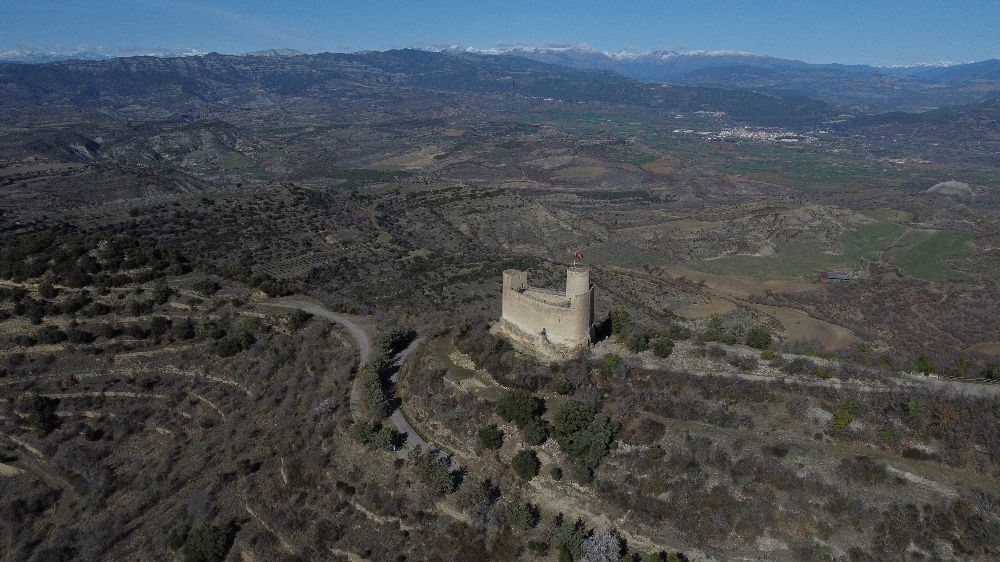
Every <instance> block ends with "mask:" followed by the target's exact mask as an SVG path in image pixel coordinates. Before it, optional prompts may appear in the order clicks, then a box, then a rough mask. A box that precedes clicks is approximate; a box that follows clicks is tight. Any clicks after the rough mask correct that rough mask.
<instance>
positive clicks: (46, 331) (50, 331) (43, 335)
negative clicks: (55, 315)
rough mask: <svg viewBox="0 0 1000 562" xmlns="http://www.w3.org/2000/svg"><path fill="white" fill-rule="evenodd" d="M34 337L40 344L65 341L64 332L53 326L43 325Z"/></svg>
mask: <svg viewBox="0 0 1000 562" xmlns="http://www.w3.org/2000/svg"><path fill="white" fill-rule="evenodd" d="M35 339H36V340H37V341H38V343H40V344H43V345H45V344H54V343H62V342H64V341H66V332H64V331H62V330H60V329H59V328H57V327H55V326H45V327H44V328H42V329H41V330H38V334H37V335H36V336H35Z"/></svg>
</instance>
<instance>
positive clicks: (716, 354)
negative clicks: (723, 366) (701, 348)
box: [705, 345, 726, 359]
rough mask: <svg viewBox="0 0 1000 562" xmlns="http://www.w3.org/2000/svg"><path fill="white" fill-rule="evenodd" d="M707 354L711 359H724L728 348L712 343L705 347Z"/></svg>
mask: <svg viewBox="0 0 1000 562" xmlns="http://www.w3.org/2000/svg"><path fill="white" fill-rule="evenodd" d="M705 356H706V357H708V358H709V359H722V358H723V357H725V356H726V350H725V349H722V348H721V347H719V346H717V345H710V346H708V347H706V348H705Z"/></svg>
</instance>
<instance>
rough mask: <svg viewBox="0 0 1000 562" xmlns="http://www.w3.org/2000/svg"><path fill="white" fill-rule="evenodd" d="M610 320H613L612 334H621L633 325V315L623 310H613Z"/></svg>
mask: <svg viewBox="0 0 1000 562" xmlns="http://www.w3.org/2000/svg"><path fill="white" fill-rule="evenodd" d="M609 319H610V320H611V333H612V334H620V333H622V332H624V331H625V330H627V329H628V328H629V327H630V326H631V325H632V317H631V315H630V314H629V313H628V311H627V310H625V309H623V308H613V309H611V313H610V315H609Z"/></svg>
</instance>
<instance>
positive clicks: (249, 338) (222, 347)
mask: <svg viewBox="0 0 1000 562" xmlns="http://www.w3.org/2000/svg"><path fill="white" fill-rule="evenodd" d="M255 341H256V339H255V338H254V337H253V334H251V333H249V332H242V333H239V334H230V335H228V336H226V337H224V338H222V339H221V340H219V343H217V344H216V345H215V353H216V354H218V355H219V357H232V356H233V355H236V354H237V353H239V352H241V351H243V350H244V349H247V348H249V347H250V346H252V345H253V344H254V342H255Z"/></svg>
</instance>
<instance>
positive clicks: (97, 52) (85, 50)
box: [0, 47, 283, 64]
mask: <svg viewBox="0 0 1000 562" xmlns="http://www.w3.org/2000/svg"><path fill="white" fill-rule="evenodd" d="M282 50H283V49H282ZM204 54H206V51H202V50H200V49H167V48H163V49H102V48H96V47H73V48H52V49H38V48H32V47H23V48H15V49H9V50H6V51H0V62H17V63H23V64H42V63H47V62H57V61H64V60H108V59H113V58H118V57H190V56H197V55H204Z"/></svg>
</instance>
